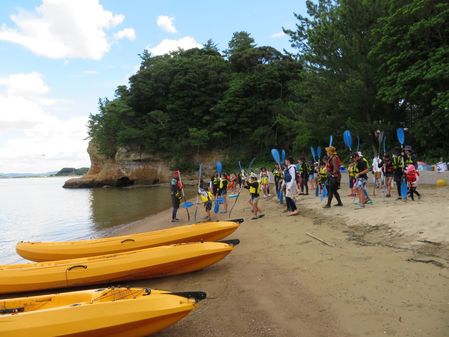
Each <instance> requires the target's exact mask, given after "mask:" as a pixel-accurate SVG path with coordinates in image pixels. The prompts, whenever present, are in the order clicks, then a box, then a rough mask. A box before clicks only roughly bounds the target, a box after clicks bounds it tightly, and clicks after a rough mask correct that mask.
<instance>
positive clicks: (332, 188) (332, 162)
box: [324, 146, 343, 208]
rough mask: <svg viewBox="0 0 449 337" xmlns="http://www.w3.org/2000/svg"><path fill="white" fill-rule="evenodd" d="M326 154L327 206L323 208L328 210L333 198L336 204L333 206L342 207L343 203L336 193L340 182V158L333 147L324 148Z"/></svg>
mask: <svg viewBox="0 0 449 337" xmlns="http://www.w3.org/2000/svg"><path fill="white" fill-rule="evenodd" d="M326 154H327V156H328V159H327V162H326V168H327V175H328V179H327V190H328V193H329V194H328V197H327V204H326V206H324V208H330V207H331V202H332V199H333V198H334V196H335V199H337V202H338V203H337V204H336V205H335V206H343V203H342V202H341V199H340V194H339V193H338V189H339V188H340V181H341V172H340V165H341V162H340V157H339V156H338V154H337V149H336V148H335V147H333V146H328V147H326Z"/></svg>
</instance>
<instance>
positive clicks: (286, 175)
mask: <svg viewBox="0 0 449 337" xmlns="http://www.w3.org/2000/svg"><path fill="white" fill-rule="evenodd" d="M284 181H285V182H286V183H289V182H290V181H292V175H291V174H290V172H289V169H288V167H287V168H286V169H285V171H284Z"/></svg>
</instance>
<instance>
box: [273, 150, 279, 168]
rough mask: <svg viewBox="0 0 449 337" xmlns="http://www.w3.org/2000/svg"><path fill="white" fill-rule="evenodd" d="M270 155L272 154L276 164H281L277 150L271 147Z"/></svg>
mask: <svg viewBox="0 0 449 337" xmlns="http://www.w3.org/2000/svg"><path fill="white" fill-rule="evenodd" d="M271 155H272V156H273V159H274V161H275V162H276V164H278V165H281V158H280V156H279V150H278V149H271Z"/></svg>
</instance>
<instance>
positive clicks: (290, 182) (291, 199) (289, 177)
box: [284, 158, 298, 216]
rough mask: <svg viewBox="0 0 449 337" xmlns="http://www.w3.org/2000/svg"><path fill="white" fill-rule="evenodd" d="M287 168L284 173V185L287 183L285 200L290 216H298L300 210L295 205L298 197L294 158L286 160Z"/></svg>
mask: <svg viewBox="0 0 449 337" xmlns="http://www.w3.org/2000/svg"><path fill="white" fill-rule="evenodd" d="M285 165H286V166H287V168H286V169H285V171H284V183H285V200H286V202H287V209H288V210H289V211H290V212H289V213H288V215H289V216H293V215H297V214H298V208H297V207H296V203H295V195H296V168H295V164H294V162H293V158H288V159H286V160H285Z"/></svg>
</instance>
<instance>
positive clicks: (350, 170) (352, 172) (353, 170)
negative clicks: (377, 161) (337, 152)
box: [348, 163, 359, 178]
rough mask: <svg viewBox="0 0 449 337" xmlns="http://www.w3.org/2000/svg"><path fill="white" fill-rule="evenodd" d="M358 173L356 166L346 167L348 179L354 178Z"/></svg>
mask: <svg viewBox="0 0 449 337" xmlns="http://www.w3.org/2000/svg"><path fill="white" fill-rule="evenodd" d="M358 172H359V169H358V168H357V165H355V164H354V163H353V164H352V165H350V166H349V167H348V173H349V176H350V177H352V178H354V177H355V176H356V175H357V173H358Z"/></svg>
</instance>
